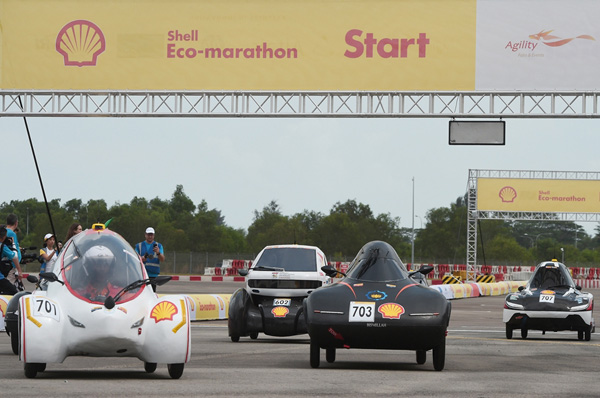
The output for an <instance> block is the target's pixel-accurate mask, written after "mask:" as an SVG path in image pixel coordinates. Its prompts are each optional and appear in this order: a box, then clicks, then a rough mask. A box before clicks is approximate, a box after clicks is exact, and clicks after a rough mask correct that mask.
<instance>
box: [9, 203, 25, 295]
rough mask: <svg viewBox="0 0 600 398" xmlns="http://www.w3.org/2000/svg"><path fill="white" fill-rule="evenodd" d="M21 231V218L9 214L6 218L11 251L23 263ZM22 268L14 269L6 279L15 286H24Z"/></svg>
mask: <svg viewBox="0 0 600 398" xmlns="http://www.w3.org/2000/svg"><path fill="white" fill-rule="evenodd" d="M18 231H19V218H18V217H17V215H16V214H13V213H11V214H9V215H8V216H7V217H6V238H7V239H9V240H10V241H11V242H12V246H11V250H12V251H14V252H15V253H16V254H17V259H18V262H19V263H21V247H20V246H19V239H18V238H17V232H18ZM21 274H22V272H21V266H20V265H19V266H18V267H13V269H12V270H11V271H10V273H9V274H8V276H7V277H6V279H8V280H9V282H10V283H12V284H13V285H15V286H20V285H22V284H23V282H21Z"/></svg>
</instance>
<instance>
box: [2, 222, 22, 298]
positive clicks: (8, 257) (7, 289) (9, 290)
mask: <svg viewBox="0 0 600 398" xmlns="http://www.w3.org/2000/svg"><path fill="white" fill-rule="evenodd" d="M6 237H7V229H6V228H5V227H0V244H1V248H0V257H1V259H2V261H3V262H4V261H7V262H12V267H13V269H15V268H16V269H19V271H20V270H21V266H20V265H19V261H18V260H17V254H16V253H15V252H13V251H12V250H11V249H10V248H9V246H8V245H5V244H4V241H5V240H6ZM18 277H19V278H21V273H19V275H18ZM0 294H12V295H14V294H17V288H16V287H15V285H14V284H13V283H11V282H10V281H9V280H8V279H7V278H6V277H5V276H4V273H2V272H0Z"/></svg>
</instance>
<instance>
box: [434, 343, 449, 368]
mask: <svg viewBox="0 0 600 398" xmlns="http://www.w3.org/2000/svg"><path fill="white" fill-rule="evenodd" d="M445 362H446V337H444V339H443V340H442V342H441V343H440V344H438V345H437V347H434V348H433V368H434V369H435V370H437V371H440V370H443V369H444V364H445Z"/></svg>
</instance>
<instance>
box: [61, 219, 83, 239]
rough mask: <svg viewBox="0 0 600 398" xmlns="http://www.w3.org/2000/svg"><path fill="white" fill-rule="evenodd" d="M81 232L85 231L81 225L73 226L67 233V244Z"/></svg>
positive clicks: (75, 224)
mask: <svg viewBox="0 0 600 398" xmlns="http://www.w3.org/2000/svg"><path fill="white" fill-rule="evenodd" d="M81 231H83V228H82V227H81V224H79V223H76V222H75V223H73V224H71V226H70V227H69V230H68V231H67V237H66V238H65V242H66V241H68V240H69V239H71V238H72V237H73V236H75V235H77V234H78V233H80V232H81Z"/></svg>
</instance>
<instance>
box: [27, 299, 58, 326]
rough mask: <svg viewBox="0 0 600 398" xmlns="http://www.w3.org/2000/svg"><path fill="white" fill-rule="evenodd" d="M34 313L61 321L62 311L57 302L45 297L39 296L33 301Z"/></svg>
mask: <svg viewBox="0 0 600 398" xmlns="http://www.w3.org/2000/svg"><path fill="white" fill-rule="evenodd" d="M33 315H34V316H42V317H46V318H51V319H54V320H55V321H60V311H59V309H58V306H57V305H56V303H55V302H54V301H52V300H48V299H47V298H45V297H37V298H35V299H34V303H33Z"/></svg>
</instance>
